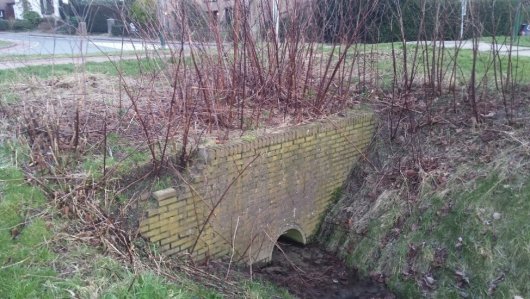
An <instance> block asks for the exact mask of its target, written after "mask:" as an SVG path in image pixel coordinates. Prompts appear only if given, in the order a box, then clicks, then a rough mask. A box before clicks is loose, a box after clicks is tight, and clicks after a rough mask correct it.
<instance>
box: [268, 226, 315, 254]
mask: <svg viewBox="0 0 530 299" xmlns="http://www.w3.org/2000/svg"><path fill="white" fill-rule="evenodd" d="M278 231H279V233H278V234H276V236H275V238H274V239H273V243H272V244H271V246H270V248H269V250H268V257H267V259H266V261H267V262H270V261H272V253H273V252H274V247H276V242H278V239H280V237H282V236H283V237H286V238H287V239H289V240H291V241H294V242H296V243H299V244H301V245H306V244H307V237H306V234H305V233H304V230H303V229H302V228H301V227H300V226H299V225H298V224H289V225H286V226H283V227H281V228H280V229H279V230H278Z"/></svg>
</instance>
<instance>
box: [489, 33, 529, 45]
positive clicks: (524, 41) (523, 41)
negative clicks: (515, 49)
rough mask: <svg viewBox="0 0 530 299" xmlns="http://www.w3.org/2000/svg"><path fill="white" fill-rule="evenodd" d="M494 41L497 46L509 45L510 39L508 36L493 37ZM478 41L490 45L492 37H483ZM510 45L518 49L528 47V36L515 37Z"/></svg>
mask: <svg viewBox="0 0 530 299" xmlns="http://www.w3.org/2000/svg"><path fill="white" fill-rule="evenodd" d="M495 40H496V41H497V43H498V44H506V45H509V44H510V40H511V37H510V36H505V35H501V36H497V37H495ZM480 41H483V42H486V43H492V42H493V37H491V36H485V37H482V38H480ZM512 45H514V46H519V47H530V36H517V37H516V38H515V39H514V40H513V43H512Z"/></svg>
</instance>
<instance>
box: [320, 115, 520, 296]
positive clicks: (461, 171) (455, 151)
mask: <svg viewBox="0 0 530 299" xmlns="http://www.w3.org/2000/svg"><path fill="white" fill-rule="evenodd" d="M449 120H450V122H452V123H459V122H456V121H455V120H454V119H450V118H449ZM522 121H526V120H524V119H523V120H522ZM520 125H522V124H519V126H520ZM523 127H524V128H525V129H523V128H519V129H515V128H510V127H508V126H505V125H501V124H497V125H493V124H491V123H490V125H486V126H484V125H481V126H480V127H479V128H474V127H467V126H462V127H460V128H458V127H454V126H451V125H450V126H436V127H434V128H430V129H429V130H428V131H429V132H428V133H427V132H424V133H425V134H427V135H429V136H425V135H422V133H421V132H420V133H417V135H415V137H414V138H413V139H414V140H416V138H418V139H417V141H415V142H419V143H420V144H422V146H421V149H419V148H416V149H412V150H411V149H410V148H409V147H408V145H409V144H408V143H407V142H404V141H405V139H401V140H402V141H401V142H399V141H398V142H394V143H392V142H389V143H386V142H381V141H378V143H379V144H380V145H377V146H375V148H374V152H376V154H373V155H372V158H373V159H375V161H378V162H376V163H377V165H379V167H381V168H380V169H383V170H380V172H377V171H376V172H374V171H373V170H370V169H371V168H370V167H366V168H362V170H359V172H358V179H359V182H355V181H352V185H351V186H349V189H348V190H349V191H348V192H346V195H345V196H344V198H343V199H341V201H340V202H339V204H338V206H337V207H336V208H335V209H334V211H333V212H332V215H333V216H330V217H328V220H329V221H328V222H333V223H341V225H334V226H333V227H332V228H331V229H330V228H329V227H330V226H329V225H328V226H327V229H329V230H324V231H325V233H324V235H325V236H326V237H327V244H328V245H329V247H330V248H332V249H337V250H338V251H339V252H340V253H341V254H342V256H343V257H344V258H345V259H346V260H347V262H348V263H349V264H350V265H352V266H354V267H357V268H359V269H360V270H361V272H362V273H365V274H367V275H371V276H372V277H374V278H375V279H378V280H381V281H385V282H386V283H387V284H388V285H389V287H390V288H391V290H392V291H394V292H396V294H398V295H400V296H401V297H402V298H420V297H428V298H459V297H462V298H486V297H488V296H490V297H493V298H515V296H522V297H523V298H526V296H528V295H529V294H530V284H528V277H530V222H529V221H528V219H530V176H529V175H528V174H529V165H530V156H529V149H530V148H529V147H528V144H529V143H528V135H527V133H526V132H527V127H526V126H523ZM499 128H503V129H502V130H501V129H499ZM380 137H382V136H380ZM398 139H400V138H398ZM415 146H416V145H415ZM411 151H412V152H414V151H418V152H421V156H420V157H419V158H418V157H416V159H419V160H420V162H419V165H421V166H418V164H414V163H412V162H411V161H413V160H414V154H413V153H411ZM418 152H416V154H417V153H418ZM383 157H385V158H383ZM393 159H395V160H393ZM412 165H416V166H412ZM343 223H344V225H342V224H343ZM330 232H331V233H330Z"/></svg>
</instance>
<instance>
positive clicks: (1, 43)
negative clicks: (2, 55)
mask: <svg viewBox="0 0 530 299" xmlns="http://www.w3.org/2000/svg"><path fill="white" fill-rule="evenodd" d="M12 45H14V43H12V42H8V41H5V40H0V49H3V48H9V47H11V46H12Z"/></svg>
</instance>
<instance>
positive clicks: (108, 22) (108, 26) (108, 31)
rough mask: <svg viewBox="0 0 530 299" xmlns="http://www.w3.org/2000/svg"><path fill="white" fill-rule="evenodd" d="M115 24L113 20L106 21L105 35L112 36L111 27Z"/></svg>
mask: <svg viewBox="0 0 530 299" xmlns="http://www.w3.org/2000/svg"><path fill="white" fill-rule="evenodd" d="M115 23H116V20H114V19H107V33H108V34H109V36H112V26H114V24H115Z"/></svg>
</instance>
